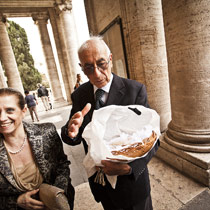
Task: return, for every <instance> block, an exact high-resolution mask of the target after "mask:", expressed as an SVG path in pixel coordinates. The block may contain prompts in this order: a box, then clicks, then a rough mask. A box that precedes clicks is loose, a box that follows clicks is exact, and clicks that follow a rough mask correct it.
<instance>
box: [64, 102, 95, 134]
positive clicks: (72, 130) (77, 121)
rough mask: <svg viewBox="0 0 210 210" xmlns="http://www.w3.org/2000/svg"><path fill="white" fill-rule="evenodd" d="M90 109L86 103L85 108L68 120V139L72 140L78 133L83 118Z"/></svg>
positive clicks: (89, 105)
mask: <svg viewBox="0 0 210 210" xmlns="http://www.w3.org/2000/svg"><path fill="white" fill-rule="evenodd" d="M90 109H91V104H90V103H88V104H86V106H85V107H84V108H83V110H82V111H80V112H76V113H75V114H74V115H73V116H72V117H71V119H70V121H69V124H68V136H69V137H70V138H74V137H76V136H77V134H78V132H79V128H80V127H81V125H82V122H83V120H84V116H85V115H86V114H87V113H88V112H89V111H90Z"/></svg>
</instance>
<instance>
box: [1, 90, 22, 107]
mask: <svg viewBox="0 0 210 210" xmlns="http://www.w3.org/2000/svg"><path fill="white" fill-rule="evenodd" d="M4 95H5V96H11V95H14V96H16V97H17V99H18V106H19V107H20V109H21V110H23V109H24V107H25V103H26V102H25V99H24V97H23V95H22V93H21V92H19V91H18V90H15V89H13V88H0V96H4Z"/></svg>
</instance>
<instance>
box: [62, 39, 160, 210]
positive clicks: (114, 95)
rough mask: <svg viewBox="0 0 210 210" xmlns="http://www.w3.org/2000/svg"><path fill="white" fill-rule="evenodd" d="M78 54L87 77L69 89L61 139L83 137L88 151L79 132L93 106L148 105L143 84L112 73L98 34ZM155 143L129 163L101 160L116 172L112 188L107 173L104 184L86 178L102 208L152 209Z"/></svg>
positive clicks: (110, 172) (108, 55) (106, 168)
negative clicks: (151, 173)
mask: <svg viewBox="0 0 210 210" xmlns="http://www.w3.org/2000/svg"><path fill="white" fill-rule="evenodd" d="M78 55H79V59H80V62H81V63H80V66H81V67H82V70H83V71H84V73H85V74H86V76H87V77H88V78H89V81H88V82H86V83H84V84H82V85H81V86H80V87H79V88H78V89H76V90H75V91H74V92H73V93H72V95H71V97H72V110H71V114H70V118H69V121H68V122H67V123H66V125H65V126H63V127H62V131H61V136H62V139H63V141H64V142H65V143H67V144H70V145H76V144H79V143H81V141H82V142H83V144H84V148H85V152H86V153H87V151H88V146H87V144H86V142H85V141H84V139H83V138H82V133H83V130H84V128H85V126H86V125H87V124H88V123H89V122H90V121H91V118H92V114H93V111H94V109H98V108H99V107H98V106H108V105H113V104H114V105H132V104H138V105H143V106H145V107H149V105H148V102H147V93H146V88H145V86H144V85H143V84H141V83H139V82H137V81H134V80H129V79H125V78H121V77H118V76H117V75H115V74H112V73H111V68H112V54H111V52H110V50H109V48H108V46H107V45H106V44H105V42H104V41H103V40H102V39H101V38H100V37H92V38H91V39H90V40H87V41H86V42H85V43H84V44H82V46H81V47H80V48H79V51H78ZM98 89H102V90H103V91H102V92H103V94H102V98H101V99H100V100H99V103H98V102H97V104H96V102H95V93H96V94H97V90H98ZM96 98H97V96H96ZM158 146H159V141H157V143H156V145H155V146H154V147H153V149H152V150H151V151H150V152H149V153H148V155H147V156H146V157H144V158H141V159H137V160H135V161H133V162H131V163H128V164H126V163H116V162H111V161H107V160H102V162H101V163H102V165H103V166H104V167H103V172H104V173H105V174H107V175H118V178H117V184H116V188H115V189H113V188H112V187H111V185H110V183H109V182H108V181H107V179H106V176H105V182H106V185H105V186H102V185H100V184H98V183H95V182H94V179H95V176H96V174H94V175H93V176H92V177H90V178H89V184H90V188H91V191H92V193H93V195H94V197H95V200H96V201H97V202H101V203H102V205H103V207H104V209H105V210H152V201H151V196H150V181H149V174H148V169H147V163H148V162H149V161H150V159H151V158H152V157H153V155H154V154H155V152H156V151H157V149H158Z"/></svg>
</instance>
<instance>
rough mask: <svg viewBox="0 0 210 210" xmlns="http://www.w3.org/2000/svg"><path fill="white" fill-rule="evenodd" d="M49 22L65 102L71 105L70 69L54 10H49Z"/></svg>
mask: <svg viewBox="0 0 210 210" xmlns="http://www.w3.org/2000/svg"><path fill="white" fill-rule="evenodd" d="M49 15H50V22H51V25H52V30H53V35H54V38H55V44H56V49H57V52H58V59H59V63H60V68H61V74H62V78H63V82H64V87H65V91H66V97H67V101H68V102H70V103H71V97H70V96H71V93H72V92H73V91H74V83H73V80H72V77H71V74H70V67H69V63H68V54H67V48H66V44H65V38H64V34H63V26H62V24H61V22H60V17H59V15H57V14H56V12H55V10H54V9H49Z"/></svg>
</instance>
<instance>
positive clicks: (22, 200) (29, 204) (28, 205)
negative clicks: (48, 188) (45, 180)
mask: <svg viewBox="0 0 210 210" xmlns="http://www.w3.org/2000/svg"><path fill="white" fill-rule="evenodd" d="M38 191H39V189H37V190H32V191H29V192H26V193H23V194H22V195H20V196H19V197H18V199H17V205H18V206H20V207H21V208H23V209H45V205H44V203H43V202H41V201H38V200H35V199H33V198H32V197H31V196H32V195H35V194H36V193H37V192H38Z"/></svg>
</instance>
